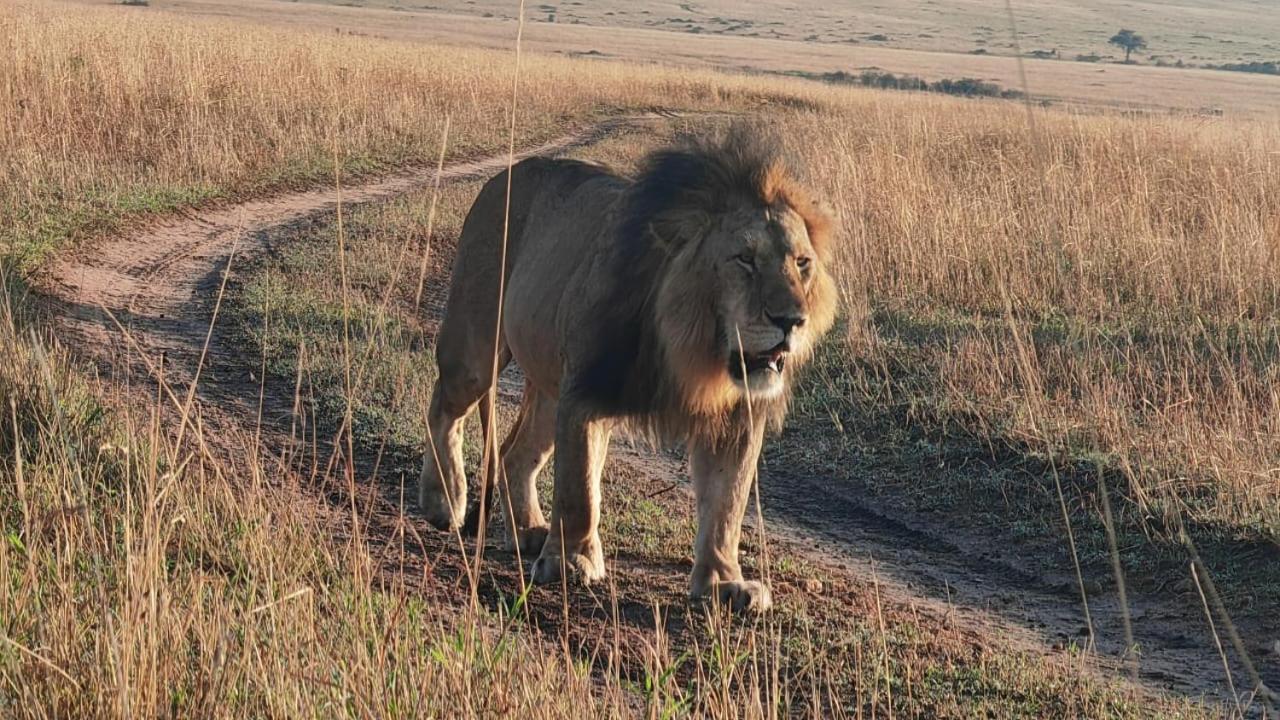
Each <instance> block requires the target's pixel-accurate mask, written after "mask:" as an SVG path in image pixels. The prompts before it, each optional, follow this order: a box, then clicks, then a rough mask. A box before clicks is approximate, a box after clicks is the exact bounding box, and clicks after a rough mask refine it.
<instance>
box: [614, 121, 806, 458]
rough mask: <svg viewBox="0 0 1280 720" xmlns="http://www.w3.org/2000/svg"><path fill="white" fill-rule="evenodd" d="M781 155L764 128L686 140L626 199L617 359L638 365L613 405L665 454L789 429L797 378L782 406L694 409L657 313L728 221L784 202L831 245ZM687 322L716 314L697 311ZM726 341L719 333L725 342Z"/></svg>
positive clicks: (655, 163) (618, 265)
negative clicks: (661, 295) (675, 267)
mask: <svg viewBox="0 0 1280 720" xmlns="http://www.w3.org/2000/svg"><path fill="white" fill-rule="evenodd" d="M781 146H782V145H781V143H780V142H779V141H778V140H777V138H776V137H775V136H774V134H773V133H772V132H770V131H768V130H767V129H766V128H764V127H763V126H761V125H759V124H746V123H735V124H733V125H732V126H730V127H729V128H728V129H727V131H724V132H723V133H721V134H718V135H709V136H708V135H704V136H700V137H685V138H683V139H682V140H681V141H679V142H678V143H677V144H675V145H674V146H673V147H670V148H667V149H663V150H659V151H657V152H654V153H652V154H650V155H649V156H648V157H647V158H645V160H644V161H643V162H642V164H641V167H640V170H639V172H638V174H637V175H636V178H635V180H634V182H633V184H632V185H631V187H630V188H629V189H628V190H627V191H626V193H625V195H624V196H623V197H622V198H621V199H620V201H619V206H618V214H617V215H616V216H615V221H614V222H615V223H616V224H615V230H614V232H615V233H616V235H615V242H616V245H615V250H614V257H613V259H612V263H611V265H612V268H611V269H612V271H613V272H614V273H615V277H616V278H617V280H618V282H617V283H616V287H617V288H618V295H617V296H616V297H615V298H614V300H615V301H616V303H617V304H616V305H615V309H614V310H613V312H617V313H618V315H616V316H617V317H624V318H629V319H630V323H628V325H627V327H626V328H625V329H620V332H619V334H618V336H617V340H618V341H619V345H615V352H616V351H621V352H623V353H628V352H629V353H633V354H632V356H631V357H632V358H633V361H632V362H631V363H629V364H630V368H629V370H630V371H629V372H627V373H625V374H626V376H627V377H626V379H625V380H624V381H623V382H622V383H621V385H622V389H621V390H620V391H619V392H620V394H619V395H617V396H615V397H614V398H613V400H614V402H613V403H610V404H611V405H615V408H614V409H615V410H620V411H622V414H623V415H624V416H625V417H626V418H627V422H626V423H625V429H626V430H629V431H630V433H631V434H632V435H633V436H637V437H639V438H640V439H643V440H647V441H650V442H652V443H654V444H658V445H664V444H668V443H670V442H672V441H676V440H683V439H686V438H702V439H705V440H710V441H712V442H718V441H721V440H726V439H729V438H730V436H733V435H736V434H737V433H741V432H745V431H747V429H748V427H749V423H748V422H747V420H748V417H747V416H748V414H750V415H752V416H753V417H754V418H757V419H762V420H764V421H766V422H768V424H769V426H770V427H771V428H773V429H777V428H779V427H781V424H782V419H783V417H784V416H785V415H786V411H787V407H788V405H789V402H790V394H791V393H790V380H791V369H790V368H788V370H787V376H786V380H787V391H786V392H784V393H783V395H782V396H781V397H778V398H775V399H773V400H768V401H763V400H759V399H755V400H754V401H753V402H752V404H751V407H750V408H748V407H747V403H746V402H738V403H735V404H734V405H732V406H730V407H728V408H726V409H724V410H723V411H722V412H717V413H699V412H696V411H694V410H693V409H691V408H690V406H689V403H688V399H687V398H686V397H684V396H682V392H681V384H680V382H679V379H678V378H677V377H676V375H675V372H674V371H673V368H672V363H673V362H675V363H678V362H681V360H682V359H681V358H669V357H666V356H665V353H664V351H663V342H662V338H661V337H660V335H659V329H658V327H657V320H658V318H657V308H656V294H657V290H658V288H659V285H660V284H661V281H662V279H663V277H664V276H665V275H666V273H667V272H668V270H669V268H668V263H669V262H670V261H671V260H672V259H673V258H674V257H675V256H676V255H677V253H678V252H679V251H680V250H681V249H682V248H683V247H684V246H685V244H687V243H690V242H698V241H699V240H700V239H701V238H702V237H703V236H704V235H705V233H706V231H707V230H708V229H709V228H710V225H711V223H712V221H713V218H714V217H715V216H716V215H718V214H720V213H725V212H731V211H733V210H734V209H736V208H740V207H743V206H748V207H750V206H752V205H755V206H758V207H770V206H774V205H776V204H778V203H782V202H785V203H788V204H790V205H791V206H792V207H793V208H794V209H795V210H796V212H798V213H799V214H800V215H801V216H802V217H804V219H805V222H806V224H808V225H809V228H810V234H811V236H813V238H814V244H815V246H817V245H818V243H819V242H820V241H822V240H823V239H825V233H826V232H827V225H826V221H825V215H823V214H822V213H820V212H818V211H817V210H816V209H814V208H813V206H812V202H811V201H810V200H809V199H808V197H807V195H805V194H804V193H803V191H802V190H801V189H800V188H799V186H798V185H796V184H795V181H794V180H793V177H794V174H793V172H792V170H791V165H790V163H788V162H787V160H786V158H785V157H783V156H782V154H781V153H780V151H779V148H780V147H781ZM819 235H821V236H822V237H819ZM820 251H821V250H820ZM635 288H646V289H647V290H648V293H647V294H643V295H641V294H636V293H633V292H630V291H629V290H630V289H635ZM689 312H691V313H695V312H708V310H706V309H697V308H690V309H689ZM723 332H724V329H723V328H719V329H718V333H719V334H721V335H720V339H721V340H723V335H722V333H723ZM610 354H613V353H610ZM615 357H616V355H615ZM602 379H603V378H602ZM597 387H598V386H597Z"/></svg>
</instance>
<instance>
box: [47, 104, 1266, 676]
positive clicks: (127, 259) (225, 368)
mask: <svg viewBox="0 0 1280 720" xmlns="http://www.w3.org/2000/svg"><path fill="white" fill-rule="evenodd" d="M651 119H652V118H650V117H638V118H637V117H632V118H618V119H612V120H607V121H605V122H603V123H600V124H597V125H593V126H590V127H585V128H582V129H579V130H577V131H576V132H573V133H571V134H568V135H565V136H563V137H561V138H558V139H556V140H553V141H551V142H548V143H546V144H544V145H542V146H540V147H536V148H530V149H527V150H525V151H522V152H521V153H519V155H518V157H522V156H526V155H532V154H554V153H558V152H563V151H565V150H566V149H568V148H571V147H574V146H581V145H586V144H589V143H591V142H593V141H594V140H596V139H599V138H601V137H604V136H605V135H607V134H609V133H611V132H613V131H615V130H618V129H620V128H623V127H634V126H639V125H643V124H644V123H646V122H649V121H650V120H651ZM507 162H508V158H507V157H506V156H505V155H498V156H494V157H488V158H483V159H478V160H474V161H470V162H463V163H456V164H451V165H448V166H447V167H446V168H445V170H444V174H443V177H442V181H444V182H450V181H458V180H462V179H474V178H479V177H487V176H489V175H492V174H494V173H496V172H498V171H499V170H501V169H503V168H504V167H505V166H506V164H507ZM433 180H434V170H432V169H412V170H408V171H406V172H403V173H400V174H396V175H392V176H389V177H385V178H381V179H376V180H372V181H367V182H361V183H359V184H354V185H351V186H349V187H343V188H341V189H335V188H327V189H317V190H311V191H306V192H292V193H285V194H281V195H276V196H273V197H268V198H264V199H259V200H252V201H249V202H244V203H239V204H235V205H224V206H218V207H210V208H204V209H198V210H194V211H191V212H189V213H186V214H183V215H181V216H177V217H173V218H169V219H166V220H163V221H160V222H157V223H155V224H153V225H150V226H147V227H141V228H138V229H137V230H136V231H134V232H128V233H124V234H121V235H118V236H114V237H107V238H103V239H102V240H101V241H100V242H98V243H96V244H94V245H93V246H92V247H86V248H83V249H81V250H79V251H77V252H75V253H72V254H69V255H67V256H65V257H64V258H62V259H61V260H60V261H59V262H57V263H56V265H55V266H54V267H53V269H52V271H51V273H50V275H49V277H48V278H47V280H46V281H45V282H44V283H43V284H44V291H45V293H46V294H47V296H48V298H49V300H50V303H51V306H52V307H54V308H55V309H56V310H57V311H58V313H59V317H60V323H59V331H60V335H61V337H62V339H63V340H64V341H65V342H66V343H67V344H68V345H70V346H72V347H75V348H78V349H79V351H80V352H81V353H82V354H83V355H84V356H86V357H87V358H89V359H91V360H92V361H94V362H95V363H96V364H97V365H98V367H99V368H101V370H102V372H103V374H104V375H105V376H107V377H109V378H112V377H113V378H130V377H137V376H139V375H140V374H141V375H144V376H145V375H154V374H155V373H156V372H157V371H159V372H163V373H164V374H165V377H166V378H167V379H168V380H169V382H170V383H171V385H173V386H175V387H179V388H183V389H184V391H185V388H186V387H187V383H189V382H190V378H192V377H194V376H195V375H196V372H197V368H198V367H203V368H204V370H203V372H202V373H201V375H200V382H199V385H198V388H197V392H196V398H197V400H198V404H199V413H200V416H201V418H202V420H203V422H204V425H205V427H206V428H207V430H208V432H207V433H206V441H208V442H215V443H216V442H218V440H217V438H218V437H220V436H227V437H230V436H233V435H234V436H238V437H241V438H243V437H248V436H253V435H254V434H255V433H256V432H257V428H258V427H260V426H265V427H271V428H275V429H274V430H272V431H268V432H266V433H265V434H263V436H262V437H263V444H264V448H263V452H264V453H265V454H267V455H271V456H274V457H282V456H284V455H285V454H287V452H288V449H287V448H283V447H273V444H281V443H284V444H288V443H295V442H297V441H296V437H297V435H298V433H297V428H296V425H297V415H296V413H297V410H298V408H297V407H296V402H295V393H294V388H292V387H274V386H273V383H264V382H263V381H262V378H260V377H258V375H257V372H258V366H259V359H258V358H256V357H247V356H246V354H245V352H244V350H243V348H242V346H240V345H239V344H238V343H237V342H236V341H235V340H234V339H233V338H229V337H227V335H226V334H225V333H224V331H223V330H222V328H221V327H220V326H219V325H218V324H217V323H216V322H215V323H212V324H211V317H212V314H213V313H214V311H215V309H216V307H217V298H218V296H219V289H220V287H221V286H222V283H223V278H224V275H225V273H226V272H227V268H228V265H229V264H230V266H231V270H232V271H234V270H235V268H238V267H241V266H243V265H244V263H245V262H246V261H248V260H250V259H252V258H255V257H261V256H263V255H264V254H267V253H270V252H271V251H272V247H271V238H272V237H273V232H275V231H278V230H279V229H280V228H283V227H288V226H295V225H298V224H304V223H306V222H309V221H313V220H315V219H316V218H319V217H323V216H324V215H325V214H326V213H331V212H332V211H333V210H334V208H335V207H336V206H337V205H338V204H339V203H341V204H342V205H344V206H347V205H352V204H356V203H372V202H377V201H380V200H385V199H389V198H392V197H395V196H397V195H400V194H402V193H405V192H408V191H410V190H414V189H419V188H422V187H428V186H430V184H431V183H432V182H433ZM233 256H234V258H233ZM445 282H446V278H443V277H437V278H432V284H433V286H435V287H443V283H445ZM428 306H429V307H430V308H432V309H431V310H430V311H431V312H439V311H440V303H438V302H436V303H428ZM112 317H114V318H115V321H113V320H112V319H111V318H112ZM116 321H118V323H119V326H117V324H116ZM211 327H212V330H210V328H211ZM121 329H123V330H124V331H126V332H125V333H122V332H121ZM126 333H127V336H126ZM206 341H207V342H208V350H207V357H204V359H203V364H202V365H201V364H200V363H201V357H202V355H204V354H205V346H206ZM142 358H148V360H146V361H143V360H142ZM160 358H163V361H162V362H163V365H161V360H160ZM161 367H162V368H163V369H162V370H160V368H161ZM501 399H502V402H505V403H512V402H513V401H514V393H513V392H512V388H511V385H510V384H508V383H504V392H503V393H502V398H501ZM260 403H261V405H260ZM260 413H261V414H262V415H263V416H265V418H266V422H265V423H260V421H259V416H260ZM291 426H292V431H291ZM313 437H314V435H313ZM776 442H781V443H785V444H786V447H787V451H788V452H790V453H803V452H805V448H804V445H803V443H802V441H801V440H797V439H793V438H790V437H787V438H784V439H783V440H781V441H776ZM227 451H234V450H233V449H231V448H228V449H227ZM771 457H774V458H776V457H777V454H774V455H771ZM414 463H416V460H415V459H414V458H404V457H385V458H384V457H382V454H381V453H379V454H378V456H377V457H373V458H365V459H364V460H363V462H362V464H361V465H359V466H358V467H360V468H362V470H361V471H360V472H359V473H358V474H367V475H366V477H363V478H362V477H356V478H355V481H356V487H363V486H364V485H363V484H364V483H367V481H368V476H369V475H379V474H380V475H381V476H382V478H383V482H382V483H373V484H372V485H370V487H371V489H370V490H369V491H368V493H369V496H370V498H369V500H370V503H371V506H370V507H371V508H373V509H372V510H371V511H370V518H369V520H368V525H367V527H366V531H367V532H368V533H369V535H370V536H371V538H370V542H371V543H374V544H375V545H376V544H378V543H381V544H383V545H385V546H387V547H390V546H392V545H395V544H396V543H400V544H401V546H403V543H404V538H405V537H406V532H407V534H408V535H410V536H412V537H415V538H418V540H416V541H415V542H417V543H418V546H419V553H420V556H421V563H420V564H419V565H418V566H417V568H415V570H413V572H418V571H420V572H421V573H422V575H423V580H422V582H424V583H427V582H429V583H430V584H431V585H432V586H433V587H435V588H437V589H445V590H450V589H451V591H452V593H453V594H454V595H455V596H456V597H461V596H462V595H463V594H464V586H465V577H464V575H465V569H464V563H463V562H462V561H461V558H460V557H459V553H458V546H457V544H456V542H453V541H452V540H451V539H450V538H447V537H445V536H442V535H441V534H439V533H435V532H434V531H432V530H431V529H430V528H429V527H428V526H426V524H425V523H423V522H421V521H420V520H418V519H417V518H416V517H414V516H413V512H412V508H411V507H409V508H408V509H407V510H406V509H405V507H404V504H403V497H405V496H406V495H404V494H402V491H404V486H405V485H406V484H407V485H408V490H409V491H411V490H412V486H413V482H414V479H415V478H416V467H415V465H414ZM610 465H611V467H610V470H609V476H610V477H609V480H610V482H609V489H608V491H607V492H608V493H609V494H617V493H629V494H635V495H636V496H638V497H653V498H656V501H657V502H660V503H662V505H663V507H664V508H670V509H671V510H670V511H671V512H673V513H678V514H679V515H680V516H687V515H688V513H689V510H690V507H689V505H690V504H689V501H688V497H687V490H685V488H686V487H687V483H686V477H685V470H684V467H683V464H682V462H681V461H680V460H679V459H678V458H676V457H675V456H672V455H669V454H663V453H653V452H649V451H644V450H636V449H633V448H630V447H627V446H624V445H618V446H617V447H616V448H615V450H614V452H613V454H612V457H611V463H610ZM800 466H801V465H797V464H792V463H785V462H781V461H775V462H771V463H767V464H766V466H765V468H764V469H763V475H762V480H761V486H762V488H763V490H762V494H763V504H764V508H765V513H766V516H767V517H768V518H769V521H768V523H767V525H768V534H769V536H770V538H771V539H770V546H769V550H770V553H772V554H773V555H774V556H778V555H779V554H785V555H791V556H794V557H800V558H803V559H804V561H805V564H806V567H807V568H809V569H808V570H805V571H798V572H797V573H796V574H794V575H792V576H784V577H781V578H775V583H774V584H775V595H776V597H777V599H778V601H779V602H780V603H781V604H783V605H786V604H788V603H798V604H805V605H806V606H807V607H808V608H809V609H810V610H811V611H813V612H815V613H816V614H818V615H820V616H822V617H827V618H832V619H833V620H832V622H835V623H837V625H836V626H837V628H838V627H839V625H838V622H839V619H840V618H841V617H843V616H847V615H849V614H850V613H858V612H862V608H865V605H863V600H865V598H867V597H869V596H870V592H871V591H872V590H874V591H875V592H877V593H878V594H879V595H880V596H881V597H883V598H884V599H885V601H886V602H887V604H888V606H889V610H888V612H891V613H901V614H904V615H906V614H910V615H911V616H912V617H914V618H916V619H917V620H919V619H920V618H924V620H920V621H921V622H926V623H928V624H930V625H931V626H936V627H937V628H939V630H938V631H939V632H940V633H946V634H948V635H949V636H954V637H959V638H963V640H964V641H965V642H971V643H973V644H974V645H977V646H988V647H989V646H996V647H1012V648H1015V649H1018V650H1022V651H1029V652H1031V653H1032V654H1036V655H1040V656H1044V657H1046V658H1049V659H1050V661H1051V662H1059V663H1062V664H1066V665H1070V666H1072V667H1076V668H1079V670H1080V671H1081V672H1087V673H1098V674H1100V675H1106V676H1110V677H1115V676H1118V675H1119V674H1121V673H1122V672H1124V671H1125V670H1126V668H1127V665H1126V663H1124V662H1122V661H1120V660H1119V659H1118V658H1119V656H1120V655H1121V652H1122V650H1123V647H1122V645H1123V643H1122V640H1121V638H1122V635H1121V628H1120V608H1119V603H1118V601H1117V599H1116V598H1115V595H1114V593H1113V592H1111V591H1105V590H1102V591H1095V592H1093V593H1091V597H1090V601H1091V609H1092V612H1093V618H1094V623H1095V626H1096V630H1097V633H1098V638H1097V639H1098V645H1097V652H1096V653H1085V654H1083V655H1080V654H1074V653H1072V652H1070V651H1069V650H1068V649H1067V648H1068V647H1069V646H1070V645H1072V644H1073V643H1083V642H1084V638H1083V633H1084V630H1083V628H1084V620H1083V616H1082V613H1081V609H1080V604H1079V594H1078V589H1077V588H1076V586H1075V584H1074V581H1073V580H1072V579H1068V578H1064V577H1046V576H1044V575H1043V574H1042V573H1041V572H1040V571H1039V570H1037V569H1036V568H1035V566H1034V565H1033V564H1031V563H1027V562H1024V559H1023V558H1020V557H1019V552H1018V550H1017V548H1009V547H993V546H992V540H991V538H989V537H985V536H982V535H980V534H969V533H967V532H966V531H964V530H961V529H960V528H958V527H956V526H955V525H953V524H951V523H950V522H949V521H948V519H947V518H946V517H936V516H934V517H929V516H924V515H920V514H914V515H913V514H911V513H909V512H907V511H903V510H900V509H894V508H891V507H887V506H882V505H881V504H879V503H878V502H877V500H876V499H875V498H872V497H867V496H865V495H861V494H859V493H857V492H852V491H850V490H848V489H847V488H846V487H845V486H844V485H843V484H842V483H841V482H840V479H839V478H836V477H830V476H823V475H812V474H810V473H808V472H803V471H798V470H795V469H794V468H795V467H800ZM293 467H294V470H295V471H297V470H298V466H297V465H294V466H293ZM371 467H372V470H370V468H371ZM388 478H390V479H388ZM373 485H381V488H380V491H379V492H376V493H375V492H374V491H373V489H372V486H373ZM673 488H674V491H673ZM361 492H364V491H361ZM404 492H407V491H404ZM407 496H410V497H411V496H412V493H411V492H407ZM607 501H608V498H606V502H607ZM606 512H608V506H607V505H606ZM406 523H407V525H408V526H409V527H408V529H407V531H406V527H405V525H406ZM748 535H749V536H751V537H754V535H755V533H754V532H753V533H748ZM757 550H758V548H754V547H750V548H748V552H749V554H750V553H752V552H753V551H757ZM487 555H488V557H490V558H492V559H493V560H495V562H489V563H488V564H487V565H486V573H487V574H486V576H485V578H484V582H483V583H482V590H481V592H482V594H485V595H486V596H488V597H490V598H494V597H496V596H497V595H498V594H500V593H505V594H506V595H507V596H508V597H510V596H511V595H513V594H515V593H516V592H517V591H518V586H519V582H520V580H519V577H518V576H517V575H516V572H515V570H514V567H515V563H514V562H511V561H512V560H513V559H514V558H510V557H509V556H507V555H505V554H504V553H501V552H499V551H497V550H490V551H488V553H487ZM688 562H689V560H688V558H685V557H665V558H652V557H641V556H634V557H632V556H621V555H619V556H616V557H614V558H613V559H612V563H613V565H614V567H613V568H612V572H611V577H612V578H614V580H613V581H612V582H613V583H614V585H613V586H612V587H611V588H610V590H609V593H608V594H607V596H606V595H605V594H600V593H595V592H590V591H571V597H570V598H569V600H570V602H569V606H570V607H571V612H574V613H579V614H580V615H581V616H584V617H589V618H591V619H592V622H597V623H608V622H609V621H610V618H611V616H612V615H613V614H614V612H615V610H614V608H615V607H616V608H617V612H618V614H619V616H620V617H621V619H622V624H623V626H624V627H626V628H628V632H629V633H631V634H632V637H631V639H630V640H628V639H626V638H624V639H623V640H622V644H624V645H625V644H628V643H630V642H643V640H644V637H645V634H646V633H649V634H650V635H651V633H652V630H653V626H654V611H653V603H654V602H662V603H663V604H670V605H673V606H676V607H679V606H681V603H682V601H681V599H680V598H681V597H682V593H683V589H684V582H685V575H686V574H687V571H688ZM386 570H387V571H388V572H410V570H406V569H405V568H404V566H403V564H400V565H396V564H395V563H394V562H391V561H388V566H387V568H386ZM427 576H431V578H430V580H429V581H428V580H427ZM445 594H446V595H448V594H449V593H447V592H446V593H445ZM548 594H551V593H548ZM555 595H556V597H555V598H552V599H551V600H552V602H537V603H533V604H534V605H535V608H534V619H533V622H534V624H537V625H540V626H542V627H543V628H544V629H548V630H549V629H552V628H555V627H557V626H559V625H560V624H561V623H562V619H561V616H562V612H561V610H560V602H559V593H558V592H557V593H555ZM686 606H687V605H686ZM1131 606H1132V607H1131V610H1132V612H1133V617H1134V631H1135V639H1136V640H1137V641H1138V642H1139V643H1140V645H1141V648H1142V652H1141V657H1140V659H1139V662H1137V663H1136V666H1137V668H1138V672H1137V675H1136V677H1135V679H1134V681H1133V682H1135V683H1136V684H1137V685H1138V686H1139V687H1140V689H1141V691H1143V692H1146V691H1150V692H1153V693H1164V692H1173V693H1178V694H1184V695H1187V696H1191V697H1199V696H1207V697H1210V698H1219V699H1224V696H1225V683H1224V673H1223V667H1222V663H1221V660H1220V658H1219V657H1218V655H1217V653H1216V651H1215V649H1214V644H1213V639H1212V637H1211V636H1210V635H1209V634H1208V631H1207V627H1206V624H1205V622H1204V616H1203V614H1202V611H1201V609H1200V608H1199V607H1198V606H1197V605H1193V604H1188V603H1187V602H1185V599H1184V598H1180V597H1174V596H1171V595H1160V596H1152V597H1134V598H1131ZM687 619H688V618H687V613H685V614H682V613H680V612H673V613H671V615H670V616H668V617H667V618H666V619H665V623H666V624H667V626H668V629H669V630H670V631H672V632H674V633H679V632H681V630H682V629H683V628H684V626H685V625H686V624H687V622H686V621H687ZM582 632H583V633H584V637H585V636H590V632H589V631H587V630H584V631H582ZM1261 662H1262V664H1263V665H1264V670H1266V671H1269V676H1268V677H1269V679H1270V681H1271V682H1272V683H1275V684H1277V685H1280V682H1277V681H1278V680H1280V678H1278V677H1277V672H1276V671H1277V668H1276V660H1275V658H1274V656H1272V657H1270V658H1263V659H1262V661H1261ZM1236 671H1237V672H1239V668H1236ZM1237 678H1238V683H1237V684H1244V685H1247V682H1244V683H1241V682H1240V681H1241V680H1243V675H1237Z"/></svg>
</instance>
